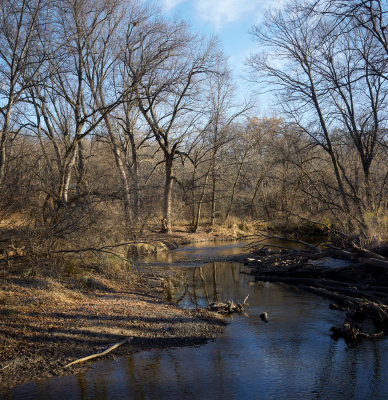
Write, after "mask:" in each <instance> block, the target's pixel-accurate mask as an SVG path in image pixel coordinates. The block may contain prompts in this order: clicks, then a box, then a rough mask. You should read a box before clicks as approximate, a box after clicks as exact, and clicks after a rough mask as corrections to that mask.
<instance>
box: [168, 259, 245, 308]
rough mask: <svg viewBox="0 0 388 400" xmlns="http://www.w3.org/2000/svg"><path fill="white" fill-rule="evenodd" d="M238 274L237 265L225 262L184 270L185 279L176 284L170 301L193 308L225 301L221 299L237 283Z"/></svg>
mask: <svg viewBox="0 0 388 400" xmlns="http://www.w3.org/2000/svg"><path fill="white" fill-rule="evenodd" d="M239 272H240V271H239V266H238V265H237V264H234V263H226V262H225V263H220V262H213V263H209V264H207V265H205V266H201V267H194V268H191V269H190V270H189V271H188V270H186V273H185V279H181V280H180V281H179V282H178V283H177V286H176V287H175V288H174V293H173V296H172V298H171V300H172V301H174V302H175V303H178V304H179V303H181V302H185V301H186V302H188V303H189V304H191V305H195V306H199V305H201V303H202V305H203V304H211V303H215V302H218V301H222V300H225V299H222V298H221V297H222V295H223V294H224V293H227V292H228V288H231V287H232V286H234V285H235V284H236V283H238V281H239V279H240V276H239ZM229 297H230V296H229ZM229 297H228V299H229Z"/></svg>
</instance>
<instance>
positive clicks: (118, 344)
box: [64, 337, 133, 368]
mask: <svg viewBox="0 0 388 400" xmlns="http://www.w3.org/2000/svg"><path fill="white" fill-rule="evenodd" d="M132 339H133V338H132V337H130V338H128V339H126V340H123V341H122V342H119V343H116V344H114V345H113V346H111V347H109V348H108V349H106V350H105V351H103V352H102V353H97V354H92V355H90V356H87V357H83V358H79V359H78V360H75V361H73V362H71V363H69V364H66V365H65V366H64V368H67V367H70V366H71V365H74V364H79V363H82V362H84V361H87V360H91V359H93V358H97V357H102V356H105V355H106V354H108V353H110V352H111V351H112V350H114V349H117V347H119V346H121V345H123V344H125V343H129V342H130V341H131V340H132Z"/></svg>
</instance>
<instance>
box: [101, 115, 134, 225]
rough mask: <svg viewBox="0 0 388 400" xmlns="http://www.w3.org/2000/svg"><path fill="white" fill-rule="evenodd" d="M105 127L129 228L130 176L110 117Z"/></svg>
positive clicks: (105, 120)
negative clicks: (118, 177) (117, 173)
mask: <svg viewBox="0 0 388 400" xmlns="http://www.w3.org/2000/svg"><path fill="white" fill-rule="evenodd" d="M104 122H105V126H106V128H107V130H108V134H109V138H110V142H111V145H112V152H113V156H114V159H115V163H116V167H117V169H118V171H119V176H120V182H121V192H122V195H123V199H124V218H125V225H126V227H129V226H130V225H131V216H130V209H131V199H130V190H129V184H128V176H127V172H126V170H125V166H124V163H123V159H122V154H121V150H120V144H119V143H118V140H117V138H116V136H115V134H114V132H113V128H112V125H111V123H110V120H109V117H108V116H107V115H106V116H105V117H104Z"/></svg>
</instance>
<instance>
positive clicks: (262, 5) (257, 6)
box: [160, 0, 289, 30]
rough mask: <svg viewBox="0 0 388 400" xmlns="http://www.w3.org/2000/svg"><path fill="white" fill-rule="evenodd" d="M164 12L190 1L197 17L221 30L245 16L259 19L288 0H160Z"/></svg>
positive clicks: (281, 6) (279, 7) (282, 5)
mask: <svg viewBox="0 0 388 400" xmlns="http://www.w3.org/2000/svg"><path fill="white" fill-rule="evenodd" d="M160 1H161V4H162V7H163V8H164V10H165V11H166V12H170V11H172V10H173V9H175V8H176V7H178V6H179V5H180V4H182V3H190V4H191V6H192V9H193V10H194V11H195V13H196V14H197V17H198V18H199V19H201V20H202V21H206V22H210V23H211V24H212V25H213V26H214V27H215V28H216V29H217V30H221V29H222V28H223V27H224V26H225V25H227V24H228V23H231V22H238V21H240V20H242V19H244V18H245V17H247V16H252V15H255V16H256V20H257V21H260V20H261V18H262V16H263V14H264V12H265V11H268V10H269V9H281V8H283V7H284V5H285V4H286V3H287V2H288V1H289V0H160Z"/></svg>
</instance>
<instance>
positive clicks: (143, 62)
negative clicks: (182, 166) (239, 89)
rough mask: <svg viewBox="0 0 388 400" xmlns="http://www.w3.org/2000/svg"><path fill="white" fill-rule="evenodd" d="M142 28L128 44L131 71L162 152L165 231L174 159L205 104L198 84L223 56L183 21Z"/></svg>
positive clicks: (166, 229) (169, 229) (141, 107)
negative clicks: (202, 101)
mask: <svg viewBox="0 0 388 400" xmlns="http://www.w3.org/2000/svg"><path fill="white" fill-rule="evenodd" d="M140 27H141V28H143V30H142V39H141V41H140V43H138V44H135V45H134V44H133V43H131V42H130V43H128V45H127V51H128V53H127V55H126V57H127V70H128V76H131V77H132V78H133V79H134V80H135V81H136V82H137V85H136V95H137V99H138V107H139V109H140V111H141V113H142V116H143V118H144V119H145V121H146V122H147V124H148V125H149V127H150V129H151V131H152V134H153V136H154V138H155V140H156V141H157V143H158V145H159V147H160V149H161V150H162V152H163V155H164V166H165V183H164V194H163V230H165V231H166V232H170V231H171V207H172V205H171V194H172V185H173V180H174V160H175V158H176V157H177V156H178V155H180V154H181V153H182V151H181V146H182V144H183V143H184V141H185V140H186V139H187V138H188V137H189V136H190V135H192V134H193V133H195V131H196V121H198V119H199V118H200V117H201V115H202V108H203V107H202V105H203V103H201V101H200V98H201V91H200V89H201V88H202V84H203V82H204V80H205V78H206V76H207V75H208V74H209V73H211V72H213V71H215V69H216V64H217V62H218V59H219V58H218V54H217V52H216V45H215V42H214V41H212V42H210V43H208V44H205V43H203V41H202V40H200V39H198V38H196V37H195V36H192V35H190V34H189V33H188V31H187V28H186V26H185V25H184V24H183V23H174V24H168V23H166V22H164V21H158V22H153V23H152V26H151V29H150V28H148V29H147V27H142V26H141V25H140ZM139 61H140V62H139Z"/></svg>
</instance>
